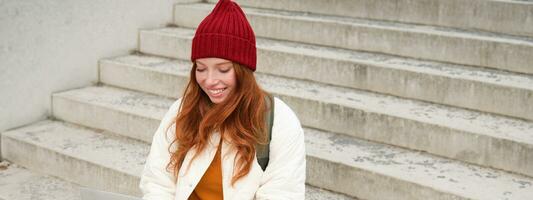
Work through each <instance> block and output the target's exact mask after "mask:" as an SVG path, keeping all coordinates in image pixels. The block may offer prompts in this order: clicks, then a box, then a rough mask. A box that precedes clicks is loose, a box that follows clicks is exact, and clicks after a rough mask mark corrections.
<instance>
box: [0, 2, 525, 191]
mask: <svg viewBox="0 0 533 200" xmlns="http://www.w3.org/2000/svg"><path fill="white" fill-rule="evenodd" d="M237 2H238V3H239V4H240V5H241V6H243V7H246V8H245V9H244V10H245V12H246V13H247V14H248V19H249V20H250V22H251V23H252V26H253V28H254V30H255V33H256V36H257V37H258V38H257V47H258V70H257V72H256V77H257V78H258V80H259V82H260V83H261V85H262V87H263V88H264V89H266V90H268V91H270V92H272V93H273V94H275V96H277V97H279V98H281V99H283V100H284V101H285V102H286V103H288V104H289V105H290V106H291V108H292V109H293V110H294V111H295V112H296V113H297V115H298V117H299V118H300V120H301V122H302V124H303V125H304V126H305V134H306V135H305V136H306V138H305V140H306V145H307V146H306V148H307V149H306V151H307V163H308V164H307V166H308V168H307V183H308V187H307V193H306V198H307V199H354V198H360V199H531V198H533V2H532V1H525V0H522V1H518V0H497V1H496V0H468V1H465V0H435V1H427V0H398V1H390V0H357V1H353V0H292V1H287V0H283V1H282V0H269V1H260V0H237ZM214 3H216V1H215V0H209V1H207V2H201V3H187V4H176V5H175V9H174V16H175V18H174V22H173V24H172V25H171V26H169V27H162V28H154V29H143V30H140V33H139V47H138V53H136V54H132V55H124V56H119V57H114V58H107V59H102V60H100V62H99V66H98V67H99V81H100V83H99V84H98V85H94V86H88V87H85V88H78V89H73V90H69V91H64V92H58V93H55V94H53V95H52V102H53V105H52V109H53V116H52V117H51V119H49V120H45V121H40V122H37V123H34V124H30V125H28V126H25V127H21V128H17V129H13V130H9V131H6V132H4V133H2V135H1V138H0V142H1V148H2V149H1V153H2V157H3V159H6V160H8V161H10V162H12V163H15V164H12V165H10V167H8V168H7V169H4V170H2V168H1V167H0V177H2V179H0V199H6V200H11V199H31V198H30V197H31V196H32V195H33V196H35V195H36V194H49V195H48V196H49V198H43V199H59V198H55V197H57V196H58V195H57V193H55V192H54V191H56V190H57V188H58V187H59V186H58V187H53V188H51V189H49V188H46V187H45V189H48V190H44V189H43V190H36V189H32V188H34V187H39V188H40V186H28V185H36V184H37V183H38V182H39V181H40V180H43V181H44V180H46V181H50V182H54V183H57V184H51V185H60V186H61V187H64V188H66V189H64V190H65V191H68V192H67V194H65V195H59V196H63V197H72V198H66V199H77V198H79V195H78V193H77V190H76V187H75V186H76V185H84V186H89V187H93V188H98V189H101V190H106V191H112V192H119V193H124V194H130V195H136V196H139V195H140V191H139V189H138V182H139V178H140V177H139V176H140V173H141V170H142V167H143V165H144V162H145V158H146V156H147V154H148V150H149V147H150V142H151V139H152V135H153V133H154V131H155V130H156V128H157V126H158V125H159V121H160V120H161V118H162V117H163V115H164V113H165V112H166V111H167V109H168V108H169V106H170V105H171V103H172V102H173V101H175V99H176V98H178V97H179V96H180V95H181V94H182V92H183V86H184V85H185V83H186V82H187V80H188V74H189V70H190V67H191V63H190V61H189V56H190V47H191V41H192V37H193V35H194V28H195V27H196V26H197V25H198V23H199V22H200V21H201V19H203V17H205V15H207V13H208V12H209V11H210V10H211V8H212V7H213V6H214ZM303 11H305V12H303ZM19 166H23V167H24V168H22V167H19ZM25 168H26V169H25ZM51 176H53V177H51ZM3 177H8V178H7V179H4V178H3ZM16 177H18V178H16ZM33 177H35V178H33ZM54 177H59V178H60V179H57V178H54ZM4 180H22V181H11V182H9V181H7V182H6V181H4ZM29 180H32V181H29ZM33 180H35V181H33ZM4 182H6V183H8V184H2V183H4ZM33 182H35V183H33ZM41 182H42V181H41ZM39 183H40V182H39ZM37 185H38V184H37ZM54 189H55V190H54ZM13 194H15V195H13ZM17 194H20V196H18V195H17ZM54 195H56V196H55V197H54ZM68 195H71V196H68ZM77 195H78V196H77ZM45 196H46V195H45ZM48 196H47V197H48Z"/></svg>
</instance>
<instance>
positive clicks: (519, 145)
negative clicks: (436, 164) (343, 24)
mask: <svg viewBox="0 0 533 200" xmlns="http://www.w3.org/2000/svg"><path fill="white" fill-rule="evenodd" d="M129 58H132V57H129ZM152 59H155V58H152ZM141 60H142V58H141V59H139V58H137V59H133V58H132V59H122V60H121V59H117V60H115V61H114V62H125V64H124V65H123V66H131V65H136V64H142V61H141ZM130 62H131V63H130ZM135 63H136V64H135ZM169 63H173V64H169ZM160 64H161V65H165V66H170V65H174V69H175V70H174V72H173V73H168V74H166V75H165V76H164V77H163V76H162V77H161V78H160V79H170V78H172V77H173V79H175V80H174V81H171V82H186V81H187V80H188V74H189V73H188V72H187V71H188V69H190V64H188V61H179V60H166V61H164V59H163V60H161V62H160ZM156 65H157V64H153V65H152V66H156ZM142 67H143V65H138V66H136V69H138V70H142ZM144 68H146V69H148V68H150V69H151V70H154V69H155V68H152V67H150V66H145V67H144ZM138 73H142V72H138ZM119 74H120V72H119V73H118V74H117V76H118V75H119ZM161 74H162V73H161ZM256 78H257V80H258V81H259V83H260V84H261V85H262V86H263V88H264V89H266V90H267V91H270V92H272V93H273V94H274V95H276V96H277V97H280V98H281V99H283V100H284V101H285V102H286V103H287V104H289V105H290V107H291V108H292V109H293V110H294V111H295V112H296V113H297V115H298V116H299V119H300V120H301V122H302V124H304V125H306V126H309V127H313V128H318V129H322V130H329V131H333V132H337V133H344V134H347V135H351V136H354V137H358V138H363V139H367V140H372V141H378V142H382V143H387V144H393V145H397V146H402V147H406V148H410V149H415V150H422V151H427V152H430V153H432V154H436V155H441V156H445V157H449V158H454V159H459V160H462V161H466V162H470V163H476V164H479V165H482V166H490V167H495V168H498V169H505V170H508V171H513V172H517V173H521V174H526V175H528V176H533V168H531V167H530V166H533V158H532V157H533V151H532V150H531V149H533V135H532V134H531V133H533V123H532V122H527V121H523V120H519V119H514V118H508V117H504V116H498V115H492V114H487V113H481V112H476V111H470V110H465V109H459V108H455V107H449V106H442V105H435V104H430V103H425V102H419V101H413V100H408V99H401V98H397V97H391V96H385V95H380V94H375V93H370V92H365V91H360V90H356V89H350V88H343V87H336V86H331V85H326V84H320V83H316V82H310V81H305V80H297V79H288V78H283V77H276V76H272V75H266V74H262V73H259V72H258V73H256ZM156 79H157V78H156ZM145 80H146V79H139V78H137V79H135V80H131V81H130V82H143V83H146V84H148V83H149V81H145ZM119 86H120V87H126V88H132V87H129V86H124V85H119ZM152 87H157V86H156V85H153V86H152ZM93 93H94V94H93ZM93 93H91V95H93V98H97V97H96V96H94V95H97V93H99V92H93ZM171 93H172V91H167V92H165V93H164V94H167V95H168V94H171ZM164 94H162V95H164ZM85 96H89V95H85ZM87 101H88V100H87ZM114 101H120V100H114ZM108 121H109V120H108ZM154 130H155V129H154Z"/></svg>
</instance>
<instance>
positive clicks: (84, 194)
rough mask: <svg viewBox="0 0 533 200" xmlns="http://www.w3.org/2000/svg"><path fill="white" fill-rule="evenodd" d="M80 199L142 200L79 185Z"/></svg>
mask: <svg viewBox="0 0 533 200" xmlns="http://www.w3.org/2000/svg"><path fill="white" fill-rule="evenodd" d="M79 188H80V193H81V199H82V200H142V199H141V198H139V197H134V196H129V195H125V194H119V193H113V192H107V191H102V190H96V189H93V188H88V187H83V186H80V187H79Z"/></svg>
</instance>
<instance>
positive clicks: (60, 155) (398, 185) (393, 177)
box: [1, 120, 533, 199]
mask: <svg viewBox="0 0 533 200" xmlns="http://www.w3.org/2000/svg"><path fill="white" fill-rule="evenodd" d="M305 134H306V152H307V154H308V156H307V163H308V164H307V165H308V169H307V170H308V183H309V184H311V185H317V186H318V187H322V188H326V189H332V190H335V191H339V192H342V193H346V194H348V195H351V196H358V197H360V198H362V199H390V198H392V197H394V199H444V198H454V199H503V198H507V199H524V198H526V197H528V196H531V195H533V185H532V184H533V181H532V180H531V179H530V178H526V177H523V176H519V175H513V174H509V173H506V172H501V171H496V170H491V169H486V168H481V167H477V166H473V165H468V164H463V163H461V162H457V161H452V160H448V159H443V158H438V157H434V156H430V155H427V154H425V153H419V152H412V151H409V150H403V149H400V148H397V147H392V146H388V145H382V144H377V143H370V142H365V141H361V140H357V139H355V138H352V137H348V136H343V135H339V134H334V133H328V132H322V131H319V130H315V129H307V128H306V129H305ZM1 141H2V148H3V149H2V153H3V154H4V158H6V159H7V160H10V161H12V162H14V163H17V164H20V165H22V166H24V167H27V168H28V169H31V170H35V171H40V170H44V169H42V167H41V166H48V165H50V164H52V163H54V166H55V168H54V169H46V173H48V174H51V175H54V176H57V177H60V178H62V179H65V180H68V181H72V182H75V183H78V184H80V185H84V186H90V187H95V188H97V189H101V190H105V191H110V192H119V193H124V194H129V195H135V196H139V195H140V192H139V190H138V183H139V178H140V177H139V176H140V173H141V171H142V167H143V165H144V162H145V160H144V159H145V158H146V156H147V154H148V151H149V144H147V143H145V142H140V141H136V140H132V139H128V138H126V137H122V136H116V135H113V134H111V133H107V132H102V131H95V130H92V129H87V128H84V127H80V126H77V125H73V124H68V123H65V122H60V121H50V120H45V121H41V122H38V123H35V124H32V125H30V126H26V127H22V128H19V129H16V130H11V131H8V132H5V133H2V140H1ZM35 152H39V153H35ZM58 161H59V162H58ZM325 177H328V178H325ZM487 188H490V189H489V190H488V191H487ZM311 190H312V191H313V190H314V191H316V190H317V189H316V188H311ZM377 190H379V191H377ZM308 192H309V190H308ZM328 196H329V195H328ZM317 199H318V198H317Z"/></svg>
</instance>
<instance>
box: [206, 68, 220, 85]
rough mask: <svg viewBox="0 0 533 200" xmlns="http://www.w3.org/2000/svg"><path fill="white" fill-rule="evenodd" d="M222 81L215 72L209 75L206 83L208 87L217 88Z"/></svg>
mask: <svg viewBox="0 0 533 200" xmlns="http://www.w3.org/2000/svg"><path fill="white" fill-rule="evenodd" d="M219 81H220V79H219V77H218V76H217V75H216V73H214V72H213V71H210V72H208V73H207V77H206V79H205V83H206V85H207V86H215V85H216V84H218V82H219Z"/></svg>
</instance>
